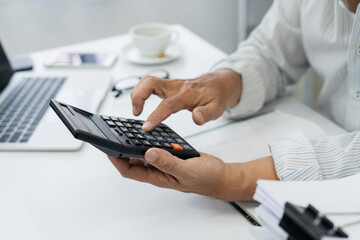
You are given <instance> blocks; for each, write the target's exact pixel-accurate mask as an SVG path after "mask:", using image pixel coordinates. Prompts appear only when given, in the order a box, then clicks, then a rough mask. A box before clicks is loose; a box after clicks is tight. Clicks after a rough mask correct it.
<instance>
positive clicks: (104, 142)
mask: <svg viewBox="0 0 360 240" xmlns="http://www.w3.org/2000/svg"><path fill="white" fill-rule="evenodd" d="M50 106H51V107H52V109H53V110H54V111H55V113H56V114H57V115H58V116H59V118H60V119H61V120H62V121H63V123H64V124H65V125H66V127H67V128H68V129H69V130H70V132H71V133H72V135H73V136H74V137H75V138H76V139H79V140H82V141H84V142H88V143H90V144H91V145H93V146H94V147H96V148H98V149H100V150H101V151H102V152H104V153H106V154H107V155H110V156H113V157H122V158H143V157H144V154H145V152H146V150H148V149H149V148H152V147H156V148H162V149H165V150H167V151H168V152H170V153H171V154H173V155H175V156H177V157H179V158H181V159H187V158H192V157H199V156H200V154H199V152H197V151H196V150H195V149H194V148H193V147H192V146H191V145H190V144H189V143H187V142H186V141H185V140H184V139H183V138H182V137H180V136H179V135H178V134H176V133H175V132H174V131H173V130H171V129H170V128H169V127H168V126H166V125H165V124H163V123H161V124H160V125H159V126H158V127H156V128H155V129H154V130H153V131H152V132H144V131H143V130H142V129H141V126H142V124H143V123H144V121H142V120H135V119H128V118H121V117H112V116H104V115H97V114H92V113H89V112H87V111H84V110H82V109H79V108H76V107H73V106H71V105H68V104H64V103H61V102H58V101H56V100H54V99H53V100H51V101H50Z"/></svg>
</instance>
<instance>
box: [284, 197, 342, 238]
mask: <svg viewBox="0 0 360 240" xmlns="http://www.w3.org/2000/svg"><path fill="white" fill-rule="evenodd" d="M279 225H280V227H282V228H283V229H284V230H285V231H286V232H287V233H288V234H289V239H290V240H300V239H308V240H320V239H321V237H324V236H331V237H340V238H347V237H348V235H347V234H346V233H345V232H344V231H343V230H342V229H341V228H338V227H335V226H334V224H333V223H332V222H331V221H330V220H329V219H328V218H327V217H325V216H322V215H321V214H319V211H318V210H317V209H316V208H314V207H313V206H312V205H311V204H309V205H308V206H307V207H306V208H305V207H300V206H296V205H294V204H291V203H288V202H287V203H286V204H285V212H284V215H283V217H282V219H281V221H280V224H279Z"/></svg>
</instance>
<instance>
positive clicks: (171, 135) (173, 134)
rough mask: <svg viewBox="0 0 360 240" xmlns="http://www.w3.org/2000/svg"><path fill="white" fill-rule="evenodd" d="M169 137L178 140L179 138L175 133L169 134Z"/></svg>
mask: <svg viewBox="0 0 360 240" xmlns="http://www.w3.org/2000/svg"><path fill="white" fill-rule="evenodd" d="M169 135H170V137H173V138H178V137H179V136H178V135H177V134H176V133H169Z"/></svg>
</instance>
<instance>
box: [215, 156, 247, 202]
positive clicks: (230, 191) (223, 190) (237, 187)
mask: <svg viewBox="0 0 360 240" xmlns="http://www.w3.org/2000/svg"><path fill="white" fill-rule="evenodd" d="M246 180H247V179H245V177H244V170H243V163H225V170H224V176H223V178H222V181H221V182H220V184H219V186H218V188H217V191H216V193H215V196H214V197H215V198H217V199H221V200H225V201H238V200H250V199H251V196H250V197H247V196H245V195H244V193H246V192H247V191H246V185H247V184H246Z"/></svg>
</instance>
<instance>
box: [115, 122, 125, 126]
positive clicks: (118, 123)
mask: <svg viewBox="0 0 360 240" xmlns="http://www.w3.org/2000/svg"><path fill="white" fill-rule="evenodd" d="M115 124H116V126H118V127H123V126H124V124H122V123H121V122H115Z"/></svg>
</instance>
